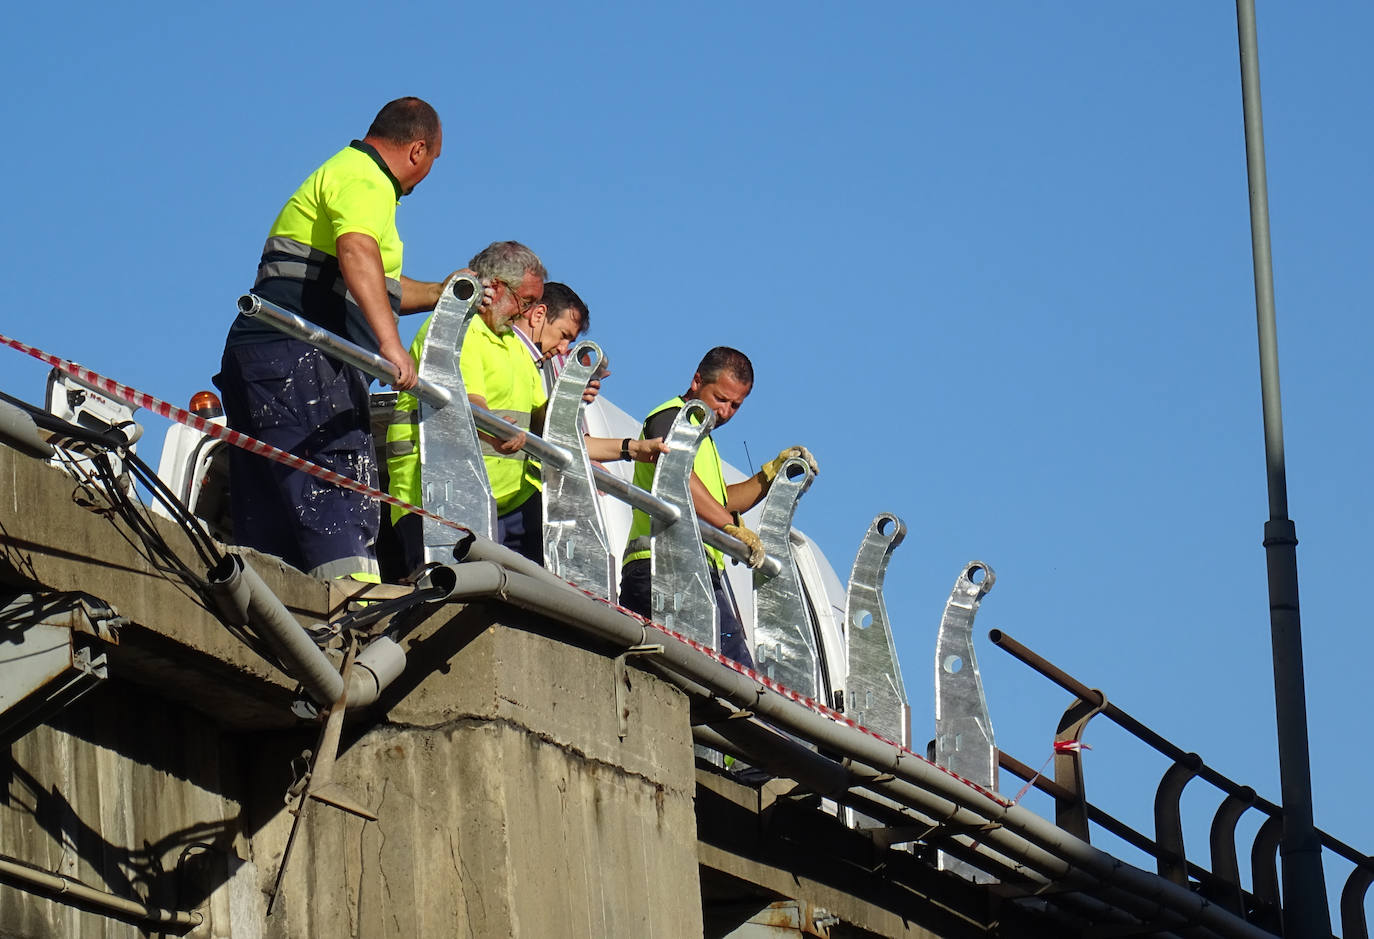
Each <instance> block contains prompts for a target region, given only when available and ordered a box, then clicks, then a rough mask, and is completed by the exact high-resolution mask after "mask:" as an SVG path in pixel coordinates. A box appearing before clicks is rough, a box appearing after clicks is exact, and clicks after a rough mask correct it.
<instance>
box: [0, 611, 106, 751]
mask: <svg viewBox="0 0 1374 939" xmlns="http://www.w3.org/2000/svg"><path fill="white" fill-rule="evenodd" d="M123 622H125V620H124V618H123V617H122V616H120V615H119V614H118V613H117V612H116V611H115V610H114V608H113V607H110V606H108V605H107V604H105V603H102V602H101V601H99V600H96V599H95V598H94V597H89V596H88V595H86V594H79V593H75V594H74V593H61V594H52V595H46V596H36V595H34V594H28V593H24V594H17V595H14V596H12V597H11V598H10V599H9V601H8V602H5V603H2V604H0V741H5V740H13V739H17V738H18V737H20V736H22V735H23V734H25V733H27V732H28V731H29V730H30V729H32V728H33V727H35V726H37V725H38V724H40V723H42V722H43V721H45V720H47V719H49V718H50V717H52V716H53V715H55V714H57V713H58V712H60V711H61V710H62V709H64V708H66V707H67V706H68V705H70V704H71V703H72V702H73V701H75V700H76V699H78V698H80V697H81V696H82V695H84V694H85V693H86V692H88V691H90V690H91V689H92V688H94V687H96V686H97V685H98V684H100V682H101V681H103V680H104V679H105V678H106V677H108V675H109V672H108V669H107V667H106V660H105V651H104V646H103V643H102V642H101V640H102V639H103V640H105V641H109V642H114V641H115V640H116V635H115V631H116V629H117V628H118V626H119V625H120V624H122V623H123ZM96 637H100V638H99V639H97V638H96Z"/></svg>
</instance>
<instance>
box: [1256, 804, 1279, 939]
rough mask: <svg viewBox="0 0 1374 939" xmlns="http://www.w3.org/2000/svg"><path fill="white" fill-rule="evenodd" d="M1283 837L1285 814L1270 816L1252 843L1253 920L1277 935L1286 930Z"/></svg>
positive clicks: (1257, 924)
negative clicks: (1282, 895) (1282, 889)
mask: <svg viewBox="0 0 1374 939" xmlns="http://www.w3.org/2000/svg"><path fill="white" fill-rule="evenodd" d="M1282 840H1283V816H1282V815H1277V814H1276V815H1271V816H1269V817H1268V818H1267V819H1265V820H1264V824H1262V825H1260V827H1259V831H1257V832H1255V841H1254V844H1252V845H1251V846H1250V892H1251V893H1253V894H1254V895H1255V903H1256V909H1255V912H1254V914H1253V915H1252V916H1251V921H1252V922H1253V923H1254V924H1255V925H1256V926H1260V927H1262V928H1264V929H1267V930H1269V931H1270V932H1272V933H1274V934H1276V935H1277V934H1279V933H1281V932H1282V931H1283V920H1282V916H1283V906H1282V902H1281V900H1280V897H1279V843H1280V841H1282Z"/></svg>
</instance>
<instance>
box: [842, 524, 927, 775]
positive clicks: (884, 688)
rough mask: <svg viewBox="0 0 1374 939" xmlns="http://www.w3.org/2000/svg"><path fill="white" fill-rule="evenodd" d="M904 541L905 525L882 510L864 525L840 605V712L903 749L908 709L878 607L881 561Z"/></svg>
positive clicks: (908, 742)
mask: <svg viewBox="0 0 1374 939" xmlns="http://www.w3.org/2000/svg"><path fill="white" fill-rule="evenodd" d="M905 537H906V523H905V522H903V521H902V520H901V519H900V518H898V517H897V516H896V515H892V514H891V513H886V512H885V513H883V514H881V515H879V516H877V517H876V518H874V519H873V522H872V523H871V524H870V525H869V526H868V533H867V534H865V535H864V540H863V543H862V544H860V546H859V553H858V555H857V556H856V557H855V558H854V569H853V571H852V572H851V573H850V575H849V591H848V594H847V595H846V597H845V606H844V626H845V644H846V646H847V648H848V653H849V654H848V661H849V670H848V674H847V675H846V677H845V683H844V708H845V713H846V714H848V715H849V717H851V718H853V719H854V720H856V721H858V722H859V723H860V724H862V725H863V726H865V727H867V728H868V729H869V730H871V731H873V732H875V733H878V734H881V735H882V736H884V737H887V738H888V739H889V740H893V741H895V742H897V743H900V744H902V746H905V747H908V748H909V747H910V746H911V707H910V705H909V704H908V703H907V696H906V686H905V685H904V684H903V683H902V669H901V666H900V665H899V664H898V662H897V647H896V644H895V643H894V642H893V639H892V628H891V626H890V624H889V621H888V618H887V607H886V606H885V605H884V603H883V577H884V576H885V575H886V573H887V563H888V561H889V560H891V558H892V552H893V551H894V550H895V549H896V547H897V545H899V544H901V543H902V539H903V538H905Z"/></svg>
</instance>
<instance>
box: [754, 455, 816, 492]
mask: <svg viewBox="0 0 1374 939" xmlns="http://www.w3.org/2000/svg"><path fill="white" fill-rule="evenodd" d="M793 457H797V458H798V459H801V460H805V461H806V464H807V465H808V466H810V467H811V475H812V476H819V475H820V472H821V468H820V465H819V464H818V463H816V458H815V457H814V456H812V455H811V451H810V450H808V449H806V448H805V447H788V448H787V449H786V450H783V451H782V452H781V453H779V454H778V455H777V456H775V457H773V459H771V460H769V461H768V462H767V463H765V464H763V481H764V482H766V483H768V484H769V485H772V483H773V480H774V479H775V478H776V477H777V475H778V473H780V472H782V464H784V463H786V462H787V461H788V460H790V459H792V458H793Z"/></svg>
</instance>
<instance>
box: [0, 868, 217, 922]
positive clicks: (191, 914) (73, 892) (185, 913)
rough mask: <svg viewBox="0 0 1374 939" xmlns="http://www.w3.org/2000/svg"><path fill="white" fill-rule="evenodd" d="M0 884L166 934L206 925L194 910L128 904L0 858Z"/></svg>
mask: <svg viewBox="0 0 1374 939" xmlns="http://www.w3.org/2000/svg"><path fill="white" fill-rule="evenodd" d="M0 880H3V881H5V882H7V883H9V884H12V885H13V886H15V887H17V888H19V889H20V890H26V891H29V892H31V893H37V894H41V895H43V896H46V897H51V898H53V899H54V900H69V901H71V902H72V903H73V904H74V905H77V906H82V907H88V908H92V909H94V910H97V911H99V912H101V913H109V914H111V915H113V916H118V917H122V918H125V919H132V920H137V921H138V922H141V923H156V924H158V925H160V926H163V927H171V928H170V929H165V928H164V929H163V930H162V931H164V932H186V931H188V930H190V929H193V928H195V927H196V926H199V925H201V924H202V923H204V922H205V917H204V916H203V915H202V914H200V913H198V912H196V911H195V910H163V909H159V908H158V907H155V906H149V905H148V904H146V903H140V902H138V901H137V900H126V899H124V898H123V897H117V896H115V895H114V894H112V893H107V892H106V891H104V890H97V889H95V888H94V887H88V886H87V885H86V884H83V883H81V881H79V880H73V879H71V878H70V877H63V876H62V875H61V874H50V873H48V872H47V871H41V870H37V869H35V868H32V867H28V866H27V865H24V864H21V863H19V862H18V861H15V860H13V859H12V858H7V857H0Z"/></svg>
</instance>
